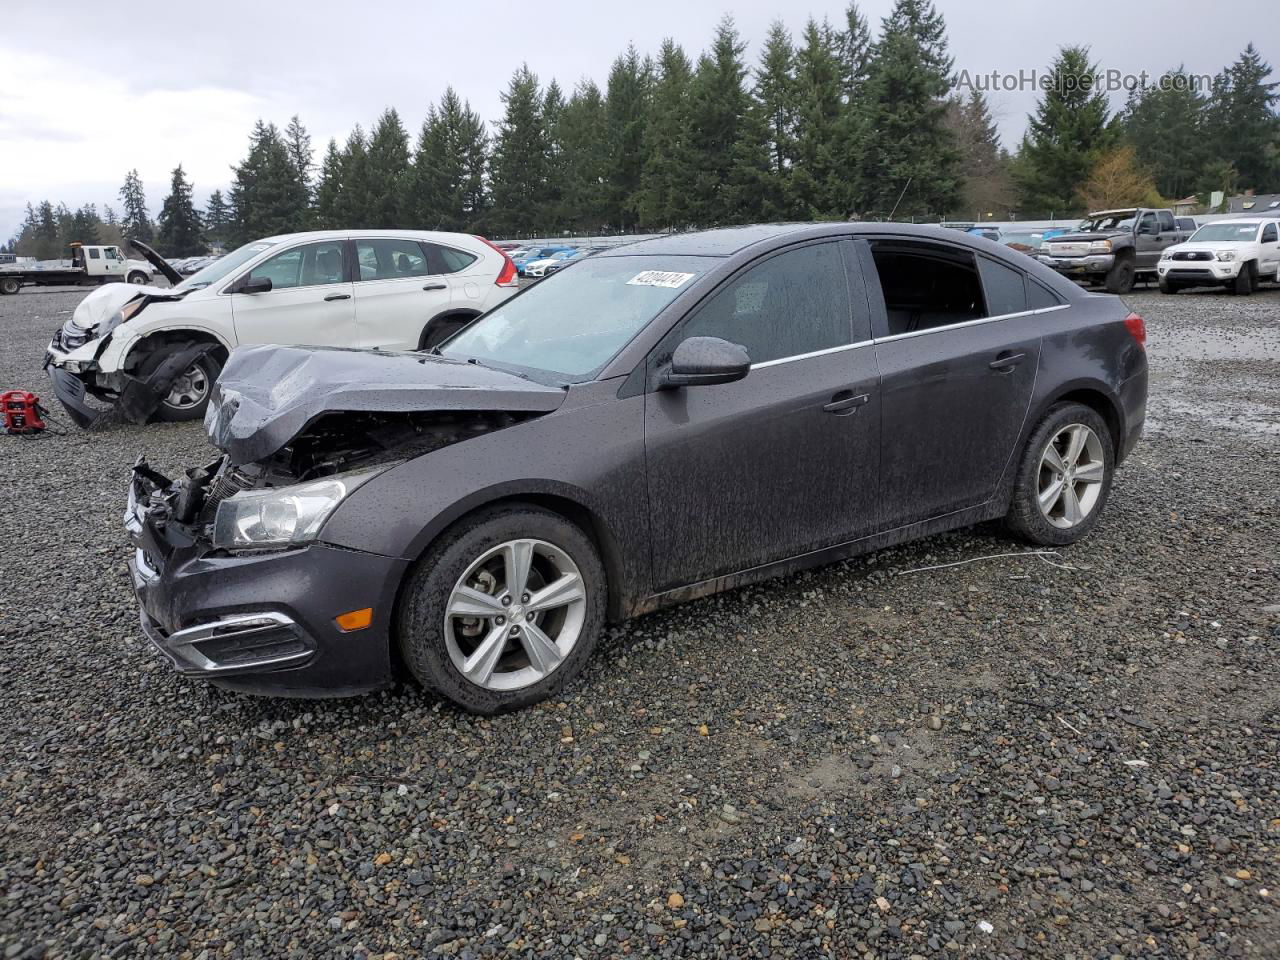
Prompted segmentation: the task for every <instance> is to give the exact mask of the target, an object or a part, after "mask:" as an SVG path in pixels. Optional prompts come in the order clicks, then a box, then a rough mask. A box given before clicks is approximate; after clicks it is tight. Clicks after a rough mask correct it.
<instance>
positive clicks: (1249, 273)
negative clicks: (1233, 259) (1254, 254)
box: [1231, 260, 1258, 297]
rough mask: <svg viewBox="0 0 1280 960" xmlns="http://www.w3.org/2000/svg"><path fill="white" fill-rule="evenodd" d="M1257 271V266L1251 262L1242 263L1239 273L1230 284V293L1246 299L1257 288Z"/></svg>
mask: <svg viewBox="0 0 1280 960" xmlns="http://www.w3.org/2000/svg"><path fill="white" fill-rule="evenodd" d="M1257 269H1258V268H1257V265H1256V264H1255V263H1254V262H1253V261H1252V260H1250V261H1249V262H1248V263H1242V264H1241V265H1240V272H1239V273H1237V274H1236V279H1235V281H1234V282H1233V283H1232V284H1231V292H1232V293H1234V294H1235V295H1236V296H1237V297H1247V296H1249V295H1250V294H1251V293H1253V291H1254V290H1255V289H1257V286H1258V277H1257V274H1256V271H1257Z"/></svg>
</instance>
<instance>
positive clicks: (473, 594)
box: [449, 585, 506, 617]
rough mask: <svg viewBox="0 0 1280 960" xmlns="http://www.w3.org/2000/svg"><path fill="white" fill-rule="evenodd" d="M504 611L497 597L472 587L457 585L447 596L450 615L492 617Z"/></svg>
mask: <svg viewBox="0 0 1280 960" xmlns="http://www.w3.org/2000/svg"><path fill="white" fill-rule="evenodd" d="M505 612H506V611H505V609H504V608H503V606H502V604H501V603H500V602H499V601H498V598H497V597H491V596H490V595H489V594H487V593H485V592H484V591H483V590H477V589H475V588H474V587H468V586H465V585H464V586H459V587H457V588H456V589H455V590H454V591H453V596H452V597H450V598H449V616H451V617H492V616H496V615H498V614H501V613H505Z"/></svg>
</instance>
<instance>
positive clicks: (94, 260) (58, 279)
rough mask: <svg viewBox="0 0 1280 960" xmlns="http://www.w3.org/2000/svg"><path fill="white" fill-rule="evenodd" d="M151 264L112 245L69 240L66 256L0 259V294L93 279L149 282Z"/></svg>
mask: <svg viewBox="0 0 1280 960" xmlns="http://www.w3.org/2000/svg"><path fill="white" fill-rule="evenodd" d="M154 279H155V277H154V272H153V269H152V266H151V264H149V263H147V262H146V261H144V260H129V259H126V258H125V256H124V254H122V253H121V252H120V248H119V247H117V246H115V245H98V244H91V245H88V246H86V245H84V244H80V243H73V244H71V256H70V257H69V258H68V259H66V260H33V261H25V260H24V261H18V260H16V258H15V261H14V262H13V263H0V294H13V293H17V292H18V291H19V290H21V289H22V288H23V287H24V286H28V285H30V286H36V287H57V286H82V285H85V284H93V283H117V282H119V281H121V280H124V281H127V282H128V283H133V284H144V283H151V282H152V281H153V280H154Z"/></svg>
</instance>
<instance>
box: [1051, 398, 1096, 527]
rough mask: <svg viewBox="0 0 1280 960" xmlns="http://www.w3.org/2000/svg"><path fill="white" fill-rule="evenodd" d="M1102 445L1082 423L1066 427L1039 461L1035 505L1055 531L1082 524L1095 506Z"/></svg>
mask: <svg viewBox="0 0 1280 960" xmlns="http://www.w3.org/2000/svg"><path fill="white" fill-rule="evenodd" d="M1106 469H1107V465H1106V460H1105V459H1104V457H1103V453H1102V441H1101V440H1099V439H1098V435H1097V434H1096V433H1094V432H1093V431H1092V430H1091V429H1089V428H1088V427H1086V426H1085V425H1084V424H1083V423H1069V424H1067V425H1066V426H1065V427H1063V428H1062V429H1061V430H1059V431H1058V432H1057V433H1055V434H1054V435H1053V438H1052V439H1051V440H1050V441H1049V443H1048V444H1047V445H1046V446H1045V448H1044V453H1043V454H1041V457H1040V471H1039V474H1040V475H1039V481H1038V484H1037V487H1036V502H1037V503H1038V504H1039V505H1040V512H1041V513H1043V514H1044V517H1045V519H1046V520H1048V521H1049V522H1050V523H1051V524H1053V525H1054V526H1055V527H1058V528H1060V529H1063V530H1068V529H1070V528H1071V527H1074V526H1077V525H1078V524H1081V523H1083V522H1084V521H1085V520H1086V519H1087V518H1088V516H1089V515H1090V514H1091V513H1092V512H1093V510H1094V508H1095V507H1096V506H1097V505H1098V499H1099V498H1100V497H1101V496H1102V481H1103V480H1104V479H1105V478H1106Z"/></svg>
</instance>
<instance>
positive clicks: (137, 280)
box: [129, 270, 147, 286]
mask: <svg viewBox="0 0 1280 960" xmlns="http://www.w3.org/2000/svg"><path fill="white" fill-rule="evenodd" d="M129 282H130V283H133V284H137V285H139V286H141V285H142V284H144V283H146V282H147V275H146V274H145V273H143V272H142V271H141V270H134V271H133V272H132V273H131V274H129Z"/></svg>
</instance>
